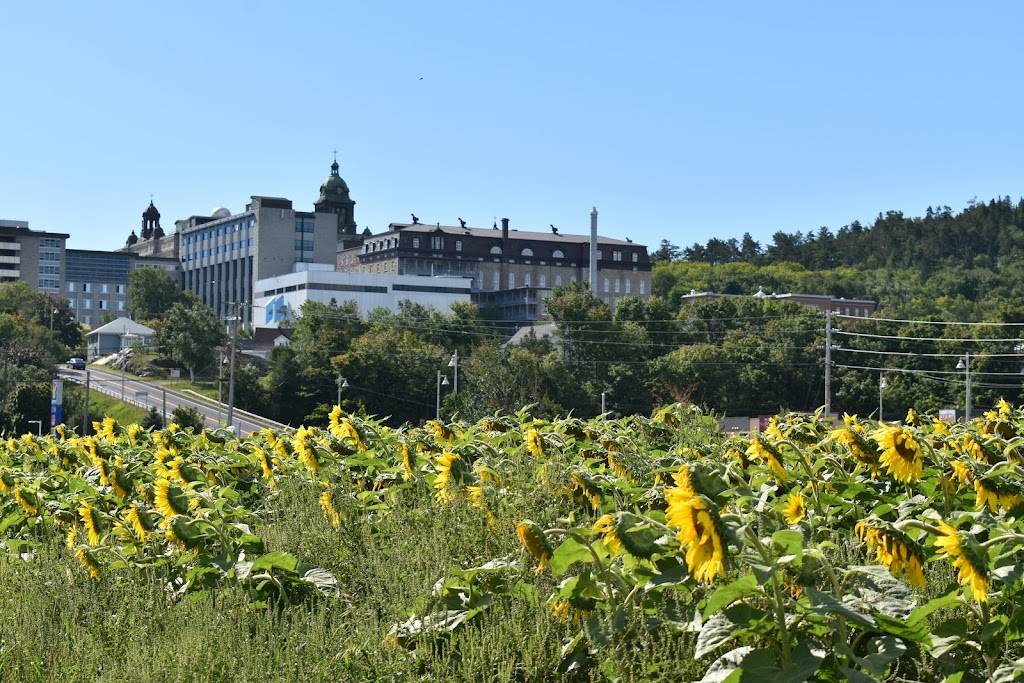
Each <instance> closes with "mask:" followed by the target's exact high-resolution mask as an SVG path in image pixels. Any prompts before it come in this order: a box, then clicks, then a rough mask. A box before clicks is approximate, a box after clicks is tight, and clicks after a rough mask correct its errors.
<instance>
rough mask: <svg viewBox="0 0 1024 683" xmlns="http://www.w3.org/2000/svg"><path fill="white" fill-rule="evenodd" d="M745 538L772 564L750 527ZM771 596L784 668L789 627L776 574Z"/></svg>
mask: <svg viewBox="0 0 1024 683" xmlns="http://www.w3.org/2000/svg"><path fill="white" fill-rule="evenodd" d="M746 536H747V539H748V540H750V541H751V542H752V543H753V545H754V549H755V550H757V553H758V554H759V555H760V556H761V561H762V562H764V563H765V564H766V565H772V564H774V558H773V557H772V555H771V553H770V552H769V551H768V548H766V547H765V545H764V543H762V542H761V539H760V538H758V536H757V534H756V533H755V532H754V530H753V529H752V528H751V527H749V526H748V527H747V530H746ZM772 598H773V608H774V612H775V623H776V624H777V625H778V629H779V636H780V637H779V645H780V646H781V647H782V667H783V668H786V667H787V666H789V662H790V659H791V657H792V654H791V649H790V643H789V628H788V627H787V626H786V607H785V604H784V601H783V597H782V587H781V586H780V585H779V577H778V576H777V575H776V574H772Z"/></svg>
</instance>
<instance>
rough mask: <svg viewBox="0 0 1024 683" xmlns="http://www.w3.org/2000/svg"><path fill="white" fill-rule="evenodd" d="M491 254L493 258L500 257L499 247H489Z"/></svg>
mask: <svg viewBox="0 0 1024 683" xmlns="http://www.w3.org/2000/svg"><path fill="white" fill-rule="evenodd" d="M491 253H492V254H494V255H495V256H501V247H491Z"/></svg>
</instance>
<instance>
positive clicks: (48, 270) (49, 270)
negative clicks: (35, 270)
mask: <svg viewBox="0 0 1024 683" xmlns="http://www.w3.org/2000/svg"><path fill="white" fill-rule="evenodd" d="M39 274H40V275H60V266H39Z"/></svg>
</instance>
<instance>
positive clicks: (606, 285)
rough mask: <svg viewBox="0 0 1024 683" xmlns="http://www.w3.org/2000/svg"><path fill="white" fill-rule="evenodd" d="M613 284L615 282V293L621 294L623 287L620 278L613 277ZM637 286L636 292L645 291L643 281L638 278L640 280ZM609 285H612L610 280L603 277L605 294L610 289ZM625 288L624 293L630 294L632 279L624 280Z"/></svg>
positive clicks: (642, 292)
mask: <svg viewBox="0 0 1024 683" xmlns="http://www.w3.org/2000/svg"><path fill="white" fill-rule="evenodd" d="M614 284H615V293H616V294H622V293H623V291H622V289H623V282H622V280H621V279H620V278H615V283H614ZM638 286H639V289H638V292H637V293H638V294H645V293H646V292H645V290H646V287H645V282H644V281H643V280H640V282H639V283H638ZM611 287H612V282H611V280H609V279H608V278H605V279H604V291H605V294H607V293H608V292H610V291H611ZM625 290H626V291H625V292H624V293H625V294H632V293H633V282H632V280H626V282H625Z"/></svg>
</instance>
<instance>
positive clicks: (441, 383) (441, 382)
mask: <svg viewBox="0 0 1024 683" xmlns="http://www.w3.org/2000/svg"><path fill="white" fill-rule="evenodd" d="M443 377H444V379H443V380H442V379H441V378H442V375H441V371H440V370H438V371H437V411H436V413H435V415H434V419H437V420H440V419H441V387H446V386H448V385H449V384H451V383H450V382H449V381H448V375H443Z"/></svg>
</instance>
